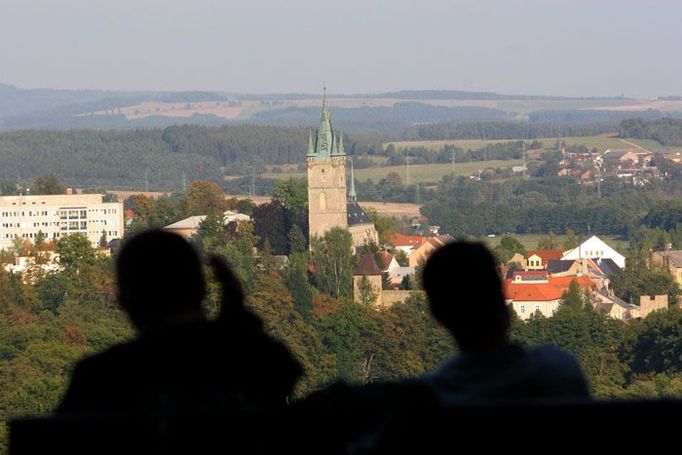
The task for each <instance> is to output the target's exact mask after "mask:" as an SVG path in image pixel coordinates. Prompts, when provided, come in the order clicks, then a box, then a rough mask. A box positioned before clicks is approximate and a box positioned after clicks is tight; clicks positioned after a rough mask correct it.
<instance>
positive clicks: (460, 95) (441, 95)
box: [368, 90, 629, 101]
mask: <svg viewBox="0 0 682 455" xmlns="http://www.w3.org/2000/svg"><path fill="white" fill-rule="evenodd" d="M368 97H373V98H397V99H410V100H604V101H608V100H623V99H625V100H627V99H629V98H620V97H619V98H615V97H566V96H542V95H504V94H499V93H494V92H466V91H462V90H401V91H398V92H385V93H379V94H377V95H368Z"/></svg>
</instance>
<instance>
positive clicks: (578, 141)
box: [384, 134, 653, 151]
mask: <svg viewBox="0 0 682 455" xmlns="http://www.w3.org/2000/svg"><path fill="white" fill-rule="evenodd" d="M557 139H558V140H560V141H563V142H565V143H566V145H584V146H586V147H587V148H588V149H592V147H596V148H597V150H599V151H604V150H606V149H607V148H627V147H629V146H628V145H627V144H625V143H623V141H621V140H620V139H618V138H617V137H615V136H613V135H612V134H611V135H609V134H600V135H598V136H569V137H558V138H557V137H545V138H538V139H527V140H526V142H528V141H533V140H537V141H540V142H542V143H543V145H544V146H545V147H549V146H552V145H554V143H555V142H556V141H557ZM504 142H515V140H511V139H502V140H486V139H455V140H439V141H396V142H387V143H385V144H384V148H386V147H388V146H389V144H392V145H393V147H395V148H396V150H402V149H405V148H413V147H424V148H426V149H429V150H440V149H442V148H443V147H444V146H446V145H454V146H456V147H459V148H461V149H463V150H478V149H481V148H483V147H484V146H486V145H488V144H500V143H504ZM648 142H653V141H647V143H648Z"/></svg>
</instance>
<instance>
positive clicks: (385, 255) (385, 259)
mask: <svg viewBox="0 0 682 455" xmlns="http://www.w3.org/2000/svg"><path fill="white" fill-rule="evenodd" d="M379 258H380V259H381V264H382V266H383V270H386V269H388V267H389V266H390V265H391V261H393V255H392V254H391V253H389V252H388V251H386V250H382V251H379Z"/></svg>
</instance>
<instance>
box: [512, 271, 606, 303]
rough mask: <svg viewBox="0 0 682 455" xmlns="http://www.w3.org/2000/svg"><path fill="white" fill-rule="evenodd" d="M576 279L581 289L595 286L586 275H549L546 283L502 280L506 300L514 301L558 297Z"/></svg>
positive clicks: (548, 299)
mask: <svg viewBox="0 0 682 455" xmlns="http://www.w3.org/2000/svg"><path fill="white" fill-rule="evenodd" d="M573 280H576V281H577V283H578V286H580V287H581V288H583V290H589V289H592V288H594V287H595V284H594V283H593V282H592V280H591V279H589V278H588V277H586V276H579V277H574V276H562V277H554V276H550V277H549V279H548V283H523V282H521V283H519V282H514V281H513V280H511V279H506V280H504V296H505V298H506V299H507V300H515V301H544V302H547V301H550V300H556V299H560V298H561V296H562V295H563V293H564V292H565V291H567V290H568V287H569V286H570V285H571V282H572V281H573Z"/></svg>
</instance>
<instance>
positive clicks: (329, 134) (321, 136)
mask: <svg viewBox="0 0 682 455" xmlns="http://www.w3.org/2000/svg"><path fill="white" fill-rule="evenodd" d="M333 142H334V137H333V130H332V119H331V115H329V106H328V104H327V87H326V85H325V87H324V95H323V96H322V114H321V115H320V128H319V129H318V130H317V141H316V142H315V154H316V155H317V158H318V159H319V160H329V157H330V155H331V153H332V146H333Z"/></svg>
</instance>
